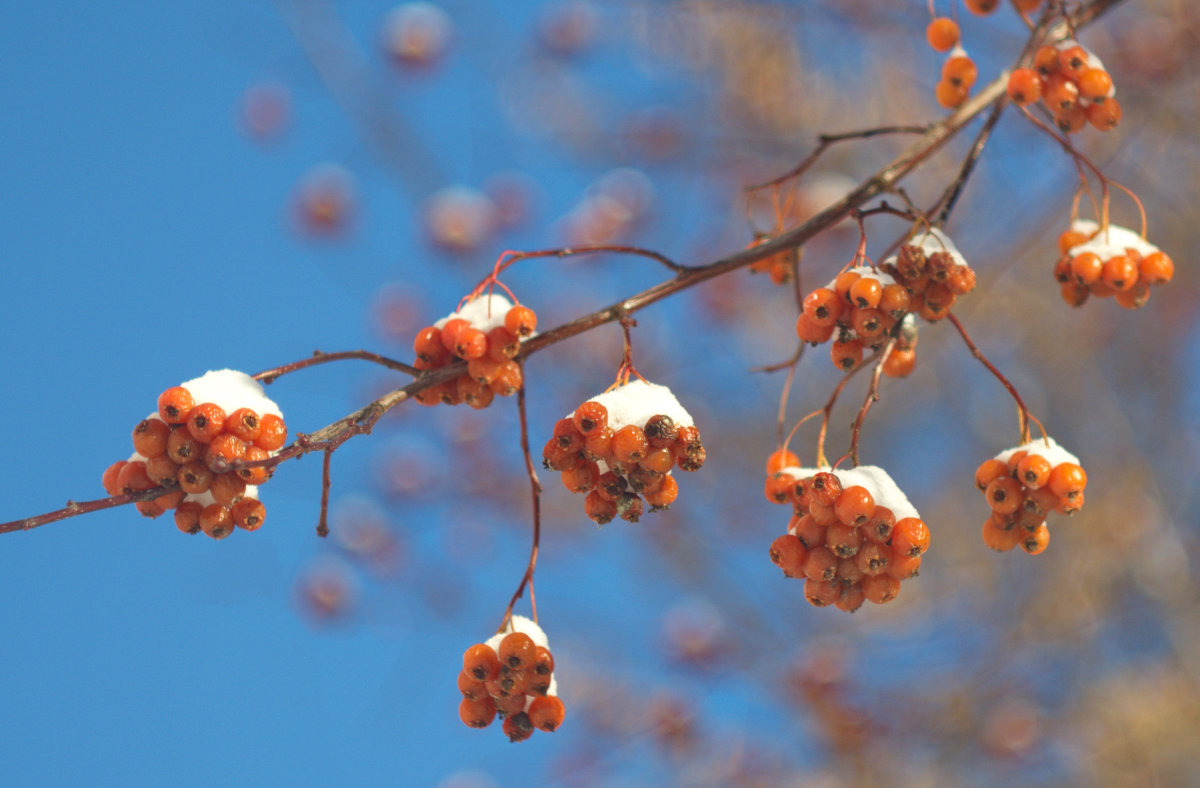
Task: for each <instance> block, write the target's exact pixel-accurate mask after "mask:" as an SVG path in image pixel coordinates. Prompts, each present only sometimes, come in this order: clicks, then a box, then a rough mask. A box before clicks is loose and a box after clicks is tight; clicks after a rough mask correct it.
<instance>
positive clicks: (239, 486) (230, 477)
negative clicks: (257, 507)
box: [181, 473, 246, 507]
mask: <svg viewBox="0 0 1200 788" xmlns="http://www.w3.org/2000/svg"><path fill="white" fill-rule="evenodd" d="M181 486H182V485H181ZM208 491H209V492H210V493H212V497H213V500H214V501H216V502H217V503H219V504H222V505H224V506H226V507H230V506H233V505H234V504H235V503H237V502H238V501H240V500H242V497H243V496H244V495H245V494H246V483H245V482H244V481H242V478H241V477H240V476H238V475H237V474H236V473H220V474H217V475H216V476H214V477H213V480H212V484H210V485H209V487H208Z"/></svg>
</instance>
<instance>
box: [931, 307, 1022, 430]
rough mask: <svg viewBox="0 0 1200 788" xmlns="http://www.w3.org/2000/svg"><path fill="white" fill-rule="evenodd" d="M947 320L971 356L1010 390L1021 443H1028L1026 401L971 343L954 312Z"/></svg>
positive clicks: (947, 314)
mask: <svg viewBox="0 0 1200 788" xmlns="http://www.w3.org/2000/svg"><path fill="white" fill-rule="evenodd" d="M946 319H947V320H949V321H950V322H951V323H952V324H953V325H954V327H955V328H956V329H958V333H959V336H961V337H962V338H963V342H966V343H967V348H968V349H969V350H970V351H971V355H972V356H974V357H975V359H976V360H977V361H978V362H979V363H980V364H983V365H984V366H985V367H987V370H988V372H991V373H992V375H994V376H995V378H996V380H998V381H1000V383H1002V384H1003V385H1004V388H1006V389H1008V393H1009V394H1011V395H1012V398H1013V400H1014V401H1015V402H1016V403H1017V410H1018V412H1019V419H1018V421H1019V422H1020V427H1021V443H1028V442H1029V408H1027V407H1025V400H1023V399H1021V395H1020V394H1019V393H1017V387H1016V386H1014V385H1013V384H1012V383H1010V382H1009V380H1008V378H1006V377H1004V374H1003V373H1002V372H1000V370H998V369H996V367H995V365H994V364H992V362H990V361H988V358H987V356H985V355H983V351H982V350H980V349H979V348H978V347H977V346H976V345H975V343H974V342H972V341H971V337H970V335H968V334H967V329H965V328H963V324H962V323H960V322H958V318H957V317H956V316H955V315H954V313H953V312H947V313H946Z"/></svg>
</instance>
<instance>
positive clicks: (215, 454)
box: [204, 432, 246, 473]
mask: <svg viewBox="0 0 1200 788" xmlns="http://www.w3.org/2000/svg"><path fill="white" fill-rule="evenodd" d="M245 456H246V442H245V441H244V440H242V439H241V438H238V437H235V436H233V435H231V434H229V433H228V432H223V433H221V434H220V435H218V436H217V437H215V438H213V439H212V442H211V443H209V444H208V446H207V447H206V448H205V450H204V464H205V465H207V466H208V468H209V470H211V471H212V472H213V473H224V472H225V471H227V470H229V466H230V465H232V464H233V463H235V462H237V461H238V460H240V459H242V458H243V457H245Z"/></svg>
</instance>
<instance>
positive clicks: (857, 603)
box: [833, 583, 867, 613]
mask: <svg viewBox="0 0 1200 788" xmlns="http://www.w3.org/2000/svg"><path fill="white" fill-rule="evenodd" d="M840 592H841V593H840V594H839V596H838V598H837V601H835V602H834V603H833V604H834V605H836V606H837V609H838V610H844V611H845V612H847V613H853V612H854V611H855V610H858V609H859V608H860V607H862V606H863V602H864V601H865V600H866V598H867V595H866V594H864V593H863V590H862V586H861V585H860V584H858V583H849V584H846V583H843V584H842V587H841V589H840Z"/></svg>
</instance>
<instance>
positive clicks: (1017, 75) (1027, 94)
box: [1007, 68, 1042, 107]
mask: <svg viewBox="0 0 1200 788" xmlns="http://www.w3.org/2000/svg"><path fill="white" fill-rule="evenodd" d="M1007 90H1008V99H1009V101H1011V102H1012V103H1014V104H1016V105H1017V106H1018V107H1027V106H1029V105H1030V104H1032V103H1034V102H1035V101H1037V100H1038V99H1040V98H1041V97H1042V78H1041V75H1039V74H1038V72H1037V71H1035V70H1034V69H1032V68H1018V69H1016V70H1014V71H1013V72H1012V73H1011V74H1009V75H1008V89H1007Z"/></svg>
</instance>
